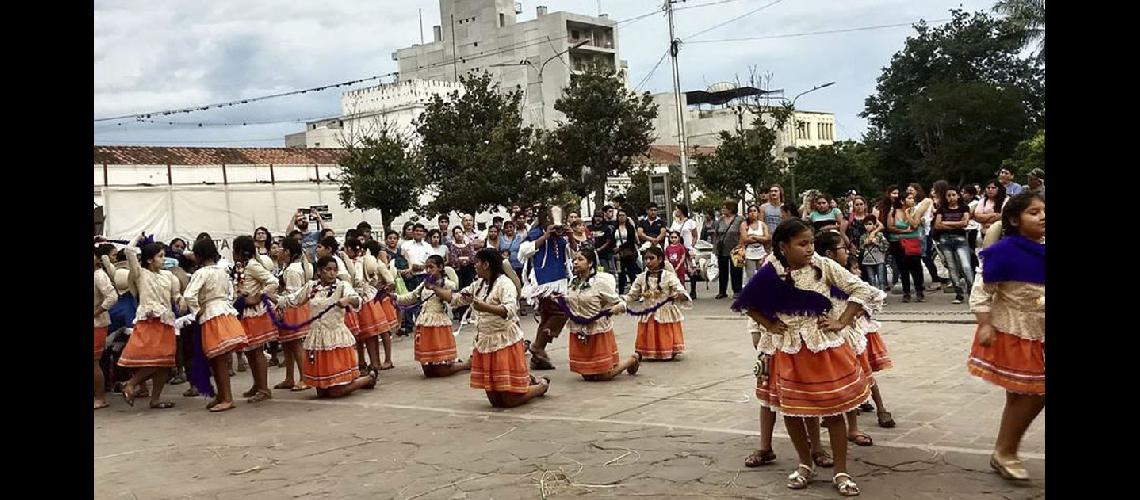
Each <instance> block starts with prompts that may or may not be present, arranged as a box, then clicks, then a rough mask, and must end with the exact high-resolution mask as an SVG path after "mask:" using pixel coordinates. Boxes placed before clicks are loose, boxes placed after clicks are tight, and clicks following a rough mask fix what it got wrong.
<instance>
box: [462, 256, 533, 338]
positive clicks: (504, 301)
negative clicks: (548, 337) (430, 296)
mask: <svg viewBox="0 0 1140 500" xmlns="http://www.w3.org/2000/svg"><path fill="white" fill-rule="evenodd" d="M475 297H479V299H480V300H482V301H483V302H486V303H488V304H491V305H495V306H503V307H504V308H505V309H506V310H507V317H506V318H503V317H501V316H499V315H497V314H493V313H489V312H482V311H475V310H472V313H473V314H474V316H475V342H474V344H475V350H477V351H479V352H481V353H484V354H489V353H493V352H495V351H498V350H500V349H503V348H505V347H508V346H511V345H514V344H515V343H516V342H519V341H522V339H523V331H522V327H521V326H519V296H518V292H517V291H516V290H515V284H514V283H513V282H512V281H511V279H510V278H508V277H506V276H504V275H499V277H498V278H497V279H495V282H494V283H492V284H491V285H490V289H488V286H487V284H486V283H484V281H483V279H482V278H479V279H476V280H475V282H474V283H472V284H470V285H468V286H467V288H464V289H463V290H460V291H459V292H457V293H453V294H452V295H451V307H461V306H469V305H471V303H472V302H474V300H473V299H474V298H475Z"/></svg>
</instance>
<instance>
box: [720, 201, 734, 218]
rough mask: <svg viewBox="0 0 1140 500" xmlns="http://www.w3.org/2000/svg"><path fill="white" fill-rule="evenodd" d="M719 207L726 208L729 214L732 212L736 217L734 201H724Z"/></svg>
mask: <svg viewBox="0 0 1140 500" xmlns="http://www.w3.org/2000/svg"><path fill="white" fill-rule="evenodd" d="M720 206H721V207H722V208H727V209H728V211H729V212H732V215H736V202H735V201H733V200H725V201H724V203H721V205H720Z"/></svg>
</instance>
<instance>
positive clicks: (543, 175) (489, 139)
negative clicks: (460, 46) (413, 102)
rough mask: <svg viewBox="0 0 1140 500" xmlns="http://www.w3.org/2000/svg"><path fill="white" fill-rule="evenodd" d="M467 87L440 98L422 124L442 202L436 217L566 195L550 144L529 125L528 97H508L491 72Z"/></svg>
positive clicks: (429, 171) (435, 206)
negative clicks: (525, 118) (524, 108)
mask: <svg viewBox="0 0 1140 500" xmlns="http://www.w3.org/2000/svg"><path fill="white" fill-rule="evenodd" d="M459 81H460V83H462V84H463V87H464V92H459V91H455V92H452V93H451V94H449V95H448V98H447V99H446V100H445V99H442V98H440V97H439V96H434V97H433V98H432V100H431V101H430V102H429V103H428V104H427V106H426V108H425V110H424V113H423V114H422V115H421V116H420V117H419V118H418V119H417V121H416V130H417V131H418V133H419V135H420V138H421V143H420V149H419V151H420V154H419V156H420V158H421V160H422V164H423V168H424V172H425V173H426V175H427V178H428V181H429V183H430V184H431V187H432V191H433V194H434V195H435V199H434V200H433V201H432V202H431V203H429V204H428V206H427V208H428V210H429V211H430V212H431V213H440V212H448V211H451V210H458V211H461V212H466V213H474V212H480V211H483V210H487V209H491V208H494V207H497V206H500V205H505V204H511V203H515V202H529V201H544V197H545V196H547V195H553V194H556V193H560V192H561V191H563V189H562V187H561V180H560V179H558V178H557V176H555V175H553V172H554V171H553V168H552V167H551V166H550V165H549V162H548V161H547V160H544V159H543V156H546V157H548V158H550V157H553V156H552V155H550V154H549V153H547V151H549V150H548V149H547V148H548V146H546V145H545V144H544V142H545V141H542V140H540V139H539V138H537V137H536V133H535V130H534V129H532V128H531V127H525V126H523V124H522V114H521V112H520V103H521V101H522V91H521V90H519V89H518V88H516V89H514V90H505V91H503V90H500V89H499V87H498V85H497V84H496V83H495V82H494V81H493V80H492V78H491V75H490V73H486V72H482V73H478V74H468V75H464V76H461V77H460V79H459Z"/></svg>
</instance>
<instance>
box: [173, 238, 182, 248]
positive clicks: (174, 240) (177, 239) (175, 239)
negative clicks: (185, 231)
mask: <svg viewBox="0 0 1140 500" xmlns="http://www.w3.org/2000/svg"><path fill="white" fill-rule="evenodd" d="M177 241H181V242H182V246H183V247H185V246H186V240H184V239H182V238H174V239H173V240H170V246H174V243H175V242H177Z"/></svg>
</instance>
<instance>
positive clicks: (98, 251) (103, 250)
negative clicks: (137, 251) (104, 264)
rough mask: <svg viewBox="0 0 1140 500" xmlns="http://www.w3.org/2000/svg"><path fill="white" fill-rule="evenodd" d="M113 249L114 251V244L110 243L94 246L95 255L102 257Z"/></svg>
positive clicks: (109, 253)
mask: <svg viewBox="0 0 1140 500" xmlns="http://www.w3.org/2000/svg"><path fill="white" fill-rule="evenodd" d="M114 251H115V245H112V244H110V243H103V244H101V245H99V246H97V247H95V255H98V256H100V257H102V256H104V255H111V253H112V252H114Z"/></svg>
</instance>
